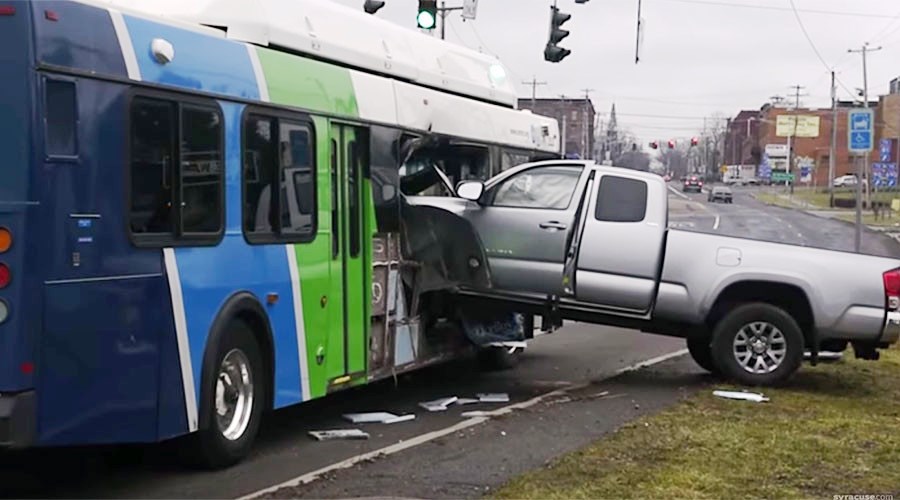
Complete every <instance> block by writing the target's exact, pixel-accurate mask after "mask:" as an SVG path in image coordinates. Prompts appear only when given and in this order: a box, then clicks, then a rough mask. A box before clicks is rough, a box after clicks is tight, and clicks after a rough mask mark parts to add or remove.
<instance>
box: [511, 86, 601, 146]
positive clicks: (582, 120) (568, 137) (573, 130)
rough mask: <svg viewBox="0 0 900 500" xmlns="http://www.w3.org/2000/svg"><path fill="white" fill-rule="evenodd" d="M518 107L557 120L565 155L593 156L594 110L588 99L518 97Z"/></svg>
mask: <svg viewBox="0 0 900 500" xmlns="http://www.w3.org/2000/svg"><path fill="white" fill-rule="evenodd" d="M519 109H529V110H531V112H532V113H534V114H537V115H543V116H549V117H551V118H555V119H556V120H557V121H558V122H559V128H560V131H561V133H562V137H563V141H562V142H563V144H564V145H565V146H564V148H565V149H564V153H565V154H566V155H578V156H579V157H580V158H592V157H593V151H594V118H595V116H596V112H595V110H594V104H593V103H592V102H591V100H590V99H547V98H541V99H534V100H533V101H532V99H530V98H529V99H519Z"/></svg>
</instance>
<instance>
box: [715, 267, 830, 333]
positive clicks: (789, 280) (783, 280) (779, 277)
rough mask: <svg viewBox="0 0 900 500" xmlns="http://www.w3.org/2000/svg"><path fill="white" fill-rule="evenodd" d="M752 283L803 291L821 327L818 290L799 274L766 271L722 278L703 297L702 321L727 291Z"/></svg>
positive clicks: (815, 319) (735, 274) (746, 272)
mask: <svg viewBox="0 0 900 500" xmlns="http://www.w3.org/2000/svg"><path fill="white" fill-rule="evenodd" d="M751 281H757V282H759V281H763V282H770V283H776V284H783V285H791V286H794V287H796V288H799V289H800V290H801V291H803V293H804V294H806V297H807V299H808V300H809V303H810V306H811V307H812V309H813V320H814V321H815V322H816V325H815V326H817V327H818V326H819V325H818V322H819V321H821V319H822V318H820V317H816V316H817V315H816V312H817V311H816V309H815V304H822V298H821V295H820V294H819V293H818V292H816V290H815V289H814V288H813V287H812V286H810V284H809V282H808V281H807V280H806V279H805V278H804V277H803V276H801V275H799V274H797V273H786V274H781V273H779V274H772V273H768V272H765V271H752V270H747V271H744V272H739V273H733V274H728V275H725V276H723V277H721V278H720V279H719V281H718V282H717V283H716V284H715V286H713V287H711V288H710V290H709V292H707V294H706V295H705V296H704V297H703V301H702V302H701V304H700V309H699V312H700V318H701V320H703V319H705V318H707V317H708V316H709V313H710V312H711V311H712V307H713V305H714V304H715V303H716V301H717V300H718V299H719V297H720V296H721V295H722V293H723V292H724V291H725V290H726V289H728V288H729V287H730V286H732V285H735V284H737V283H741V282H751Z"/></svg>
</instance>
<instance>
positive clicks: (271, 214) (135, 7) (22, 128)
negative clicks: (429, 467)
mask: <svg viewBox="0 0 900 500" xmlns="http://www.w3.org/2000/svg"><path fill="white" fill-rule="evenodd" d="M0 42H2V43H0V46H3V47H4V50H3V51H2V52H0V68H3V74H4V78H3V80H2V81H0V444H2V446H4V447H7V448H25V447H35V446H61V445H85V444H117V443H152V442H159V441H165V440H170V439H173V438H181V437H183V438H184V439H183V442H184V443H186V446H185V447H186V449H187V450H189V451H190V452H191V454H192V455H193V456H194V457H195V458H196V459H197V463H199V464H202V465H205V466H209V467H223V466H228V465H230V464H234V463H236V462H237V461H239V460H240V459H241V458H243V457H244V456H246V454H247V453H248V450H249V449H250V447H251V446H252V444H253V441H254V438H255V436H256V434H257V431H258V429H259V426H260V422H261V420H262V416H263V414H264V412H266V411H267V410H274V409H279V408H284V407H286V406H290V405H295V404H299V403H302V402H305V401H309V400H312V399H315V398H320V397H323V396H326V395H327V394H330V393H333V392H335V391H339V390H341V389H345V388H348V387H355V386H360V385H364V384H367V383H371V382H373V381H376V380H379V379H383V378H386V377H390V376H393V375H396V374H398V373H402V372H406V371H410V370H413V369H417V368H421V367H423V366H427V365H429V364H432V363H437V362H441V361H444V360H447V359H451V358H453V357H455V356H458V355H460V354H462V353H464V352H472V351H477V350H478V348H479V347H481V346H478V345H477V344H476V343H475V342H473V341H472V339H471V337H470V336H468V334H467V333H466V332H467V331H468V330H467V329H466V328H465V327H460V326H459V325H460V324H461V323H466V322H467V323H468V324H469V325H472V324H476V325H477V324H479V323H478V322H479V321H481V322H484V321H493V320H495V319H496V318H490V317H487V318H485V317H478V315H477V314H475V315H471V314H470V313H466V312H464V311H463V312H460V311H458V310H456V308H455V307H454V306H453V304H452V301H449V300H448V299H447V296H448V291H452V290H453V289H454V287H455V286H458V285H459V284H461V283H462V284H465V283H473V282H484V281H485V280H489V272H488V270H487V261H486V259H485V257H484V250H483V248H480V246H479V245H480V243H479V241H478V238H477V235H476V234H475V233H474V232H473V230H472V228H471V227H469V226H466V224H465V223H464V222H461V220H462V219H461V218H458V217H456V218H454V217H455V216H452V214H449V213H442V212H441V211H440V210H435V209H428V208H425V207H414V206H411V205H410V204H409V203H407V202H405V199H406V197H407V196H410V195H416V194H421V193H423V192H426V193H428V194H432V195H433V194H435V193H434V192H433V190H434V189H436V188H435V186H437V185H438V184H440V185H443V186H445V187H444V191H448V190H447V189H446V186H447V184H446V183H435V182H434V179H435V178H436V177H441V178H442V179H443V180H444V181H447V182H450V184H449V185H451V186H454V185H456V184H455V183H457V182H459V181H462V180H465V179H469V178H479V179H483V178H487V177H489V176H491V175H493V174H496V173H498V172H499V171H501V170H503V169H504V168H507V167H509V166H512V165H514V164H518V163H522V162H525V161H532V160H540V159H547V158H558V157H559V151H560V141H559V129H558V125H557V123H556V122H555V121H554V120H553V119H550V118H547V117H543V116H538V115H534V114H531V113H529V112H526V111H523V110H518V109H517V105H516V96H515V93H514V90H513V88H512V86H511V83H510V82H509V81H508V79H507V77H506V71H505V69H504V67H503V65H502V64H501V63H500V62H499V61H498V60H497V59H496V58H493V57H489V56H487V55H485V54H482V53H479V52H476V51H472V50H468V49H466V48H463V47H459V46H456V45H453V44H449V43H445V42H443V41H441V40H437V39H435V38H434V37H432V36H429V35H428V34H424V33H420V32H417V31H415V30H411V29H406V28H403V27H399V26H395V25H393V24H390V23H388V22H385V21H383V20H380V19H378V18H377V17H375V16H371V15H368V14H365V13H363V12H361V11H360V12H357V11H356V10H353V9H348V8H345V7H342V6H340V5H337V4H334V3H332V2H329V1H327V0H319V1H315V0H261V1H258V2H253V5H252V6H249V3H244V2H234V1H228V0H204V1H202V2H185V1H182V0H179V1H171V0H146V1H145V0H127V1H126V0H121V1H118V0H108V1H103V0H83V1H49V0H48V1H19V0H0ZM444 195H446V196H453V195H454V193H453V192H445V193H444ZM467 314H470V315H469V316H466V315H467ZM488 316H489V315H488ZM461 317H464V318H468V320H467V321H460V318H461ZM473 318H475V319H473ZM501 320H503V321H506V320H507V318H501Z"/></svg>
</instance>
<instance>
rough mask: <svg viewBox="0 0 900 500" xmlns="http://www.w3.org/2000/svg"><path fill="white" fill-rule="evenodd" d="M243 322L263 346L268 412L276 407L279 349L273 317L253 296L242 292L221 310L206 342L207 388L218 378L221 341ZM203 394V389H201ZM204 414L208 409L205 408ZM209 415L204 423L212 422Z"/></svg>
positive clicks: (204, 377)
mask: <svg viewBox="0 0 900 500" xmlns="http://www.w3.org/2000/svg"><path fill="white" fill-rule="evenodd" d="M238 321H239V322H241V323H243V324H244V325H246V326H247V327H248V328H249V329H250V331H251V332H253V337H254V339H255V340H256V343H257V345H258V346H259V351H260V354H261V355H262V361H263V365H264V367H263V370H264V371H265V373H264V376H265V382H266V383H265V384H264V386H265V388H266V394H265V395H264V397H263V399H262V401H263V402H264V403H265V407H264V409H265V410H269V409H271V408H272V406H273V403H274V399H275V387H274V381H275V350H274V342H273V341H272V327H271V325H270V324H269V317H268V315H267V314H266V313H265V310H264V309H263V307H262V305H261V304H260V303H259V301H258V300H257V299H256V297H254V296H253V295H252V294H251V293H248V292H238V293H236V294H234V295H232V296H231V297H229V298H228V299H227V300H226V301H225V304H224V305H223V306H222V308H221V309H220V310H219V313H218V315H217V316H216V319H215V320H214V321H213V325H212V328H211V329H210V332H209V338H208V339H207V341H206V350H205V352H204V354H203V372H202V374H203V386H202V387H203V388H206V387H211V384H212V381H213V379H214V378H215V376H216V375H215V372H216V370H217V369H218V367H216V366H213V364H214V361H213V358H214V357H215V353H216V348H217V347H218V342H219V338H220V337H221V336H222V334H224V333H225V332H226V331H228V329H229V328H230V327H231V326H232V324H233V323H234V322H238ZM201 391H202V389H201ZM200 411H201V412H203V411H204V408H203V406H202V405H201V407H200ZM208 421H209V420H208V415H203V414H201V415H200V422H208Z"/></svg>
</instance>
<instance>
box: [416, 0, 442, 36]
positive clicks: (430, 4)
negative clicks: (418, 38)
mask: <svg viewBox="0 0 900 500" xmlns="http://www.w3.org/2000/svg"><path fill="white" fill-rule="evenodd" d="M416 24H417V25H418V26H419V28H422V29H423V30H430V29H434V26H435V25H436V24H437V0H419V13H418V14H416Z"/></svg>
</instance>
